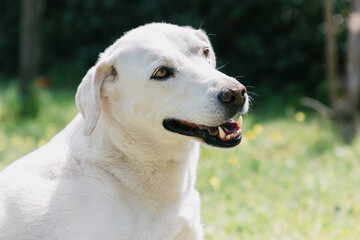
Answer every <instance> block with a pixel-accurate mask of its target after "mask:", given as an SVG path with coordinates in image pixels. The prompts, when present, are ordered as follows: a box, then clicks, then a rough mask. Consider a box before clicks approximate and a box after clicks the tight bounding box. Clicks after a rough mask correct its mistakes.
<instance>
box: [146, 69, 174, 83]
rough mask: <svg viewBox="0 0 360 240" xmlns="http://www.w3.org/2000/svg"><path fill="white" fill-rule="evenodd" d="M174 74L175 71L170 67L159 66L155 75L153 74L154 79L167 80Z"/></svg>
mask: <svg viewBox="0 0 360 240" xmlns="http://www.w3.org/2000/svg"><path fill="white" fill-rule="evenodd" d="M171 76H173V71H172V70H171V69H170V68H168V67H159V68H158V69H156V70H155V72H154V73H153V75H152V76H151V78H152V79H158V80H165V79H167V78H169V77H171Z"/></svg>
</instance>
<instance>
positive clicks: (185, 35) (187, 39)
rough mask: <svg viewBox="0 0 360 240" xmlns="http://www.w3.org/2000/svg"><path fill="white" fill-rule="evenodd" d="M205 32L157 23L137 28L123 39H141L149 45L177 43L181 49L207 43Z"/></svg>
mask: <svg viewBox="0 0 360 240" xmlns="http://www.w3.org/2000/svg"><path fill="white" fill-rule="evenodd" d="M206 40H207V38H206V36H205V34H204V33H203V32H202V31H200V30H195V29H193V28H191V27H180V26H177V25H171V24H165V23H155V24H147V25H144V26H142V27H139V28H136V29H134V30H132V31H130V32H128V33H127V34H126V35H125V36H123V41H131V42H134V41H141V42H146V43H148V44H149V45H151V44H152V45H154V46H162V45H176V46H178V47H179V48H181V49H189V48H194V47H201V46H203V45H205V44H207V41H206Z"/></svg>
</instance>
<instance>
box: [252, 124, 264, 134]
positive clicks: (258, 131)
mask: <svg viewBox="0 0 360 240" xmlns="http://www.w3.org/2000/svg"><path fill="white" fill-rule="evenodd" d="M262 130H263V127H262V126H261V125H260V124H255V126H254V132H255V133H256V134H259V133H261V132H262Z"/></svg>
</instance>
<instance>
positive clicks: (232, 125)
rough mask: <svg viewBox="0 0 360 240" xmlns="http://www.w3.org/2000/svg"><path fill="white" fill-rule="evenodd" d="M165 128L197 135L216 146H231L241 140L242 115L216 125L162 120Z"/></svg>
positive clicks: (183, 133)
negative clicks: (235, 119) (236, 119)
mask: <svg viewBox="0 0 360 240" xmlns="http://www.w3.org/2000/svg"><path fill="white" fill-rule="evenodd" d="M163 126H164V127H165V129H167V130H169V131H171V132H175V133H179V134H182V135H186V136H192V137H198V138H201V139H203V140H204V141H205V142H206V143H208V144H209V145H213V146H218V147H233V146H236V145H238V144H239V143H240V142H241V128H242V116H241V115H240V117H239V120H238V121H237V122H236V121H234V120H233V119H229V120H227V121H226V122H224V123H222V124H220V125H218V126H207V125H202V124H196V123H192V122H189V121H185V120H178V119H174V118H169V119H165V120H164V121H163Z"/></svg>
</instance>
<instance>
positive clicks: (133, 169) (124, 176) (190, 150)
mask: <svg viewBox="0 0 360 240" xmlns="http://www.w3.org/2000/svg"><path fill="white" fill-rule="evenodd" d="M72 124H74V125H77V126H76V127H82V124H83V120H82V118H81V116H80V115H79V116H77V118H76V119H75V120H74V122H73V123H72ZM98 126H102V124H99V125H98ZM116 134H117V139H121V138H122V136H121V133H116ZM117 141H118V140H117ZM71 142H73V144H76V147H74V149H76V152H75V151H73V152H72V151H71V149H70V152H71V154H72V155H73V156H74V157H75V158H76V159H77V160H78V161H81V162H86V163H90V164H93V165H96V166H97V167H99V168H101V169H102V170H104V171H105V172H106V173H108V174H110V175H112V176H113V177H114V178H115V179H116V180H117V181H118V183H119V186H121V187H123V188H124V189H125V190H126V191H128V192H129V194H131V195H132V196H134V197H135V198H136V196H138V197H139V199H147V200H148V201H149V203H150V204H152V205H153V204H154V203H156V204H159V206H161V204H162V203H163V202H164V201H176V200H177V199H179V196H180V195H184V194H189V193H190V192H191V191H193V189H194V185H195V179H196V166H197V160H198V156H199V151H200V148H199V143H198V142H196V141H194V140H191V139H186V141H184V140H182V141H178V142H175V143H171V142H169V143H167V144H165V145H164V143H162V144H157V143H156V142H155V143H154V144H144V143H143V140H142V139H140V138H139V139H138V140H137V139H136V138H132V139H124V140H123V141H122V142H121V147H119V143H114V140H113V139H111V138H110V137H109V133H108V132H107V130H106V129H101V127H97V128H95V130H94V132H93V133H92V134H91V135H90V136H84V135H76V136H74V137H73V141H71ZM75 142H76V143H75ZM70 148H71V145H70ZM125 152H126V153H125ZM145 204H146V203H145Z"/></svg>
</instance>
